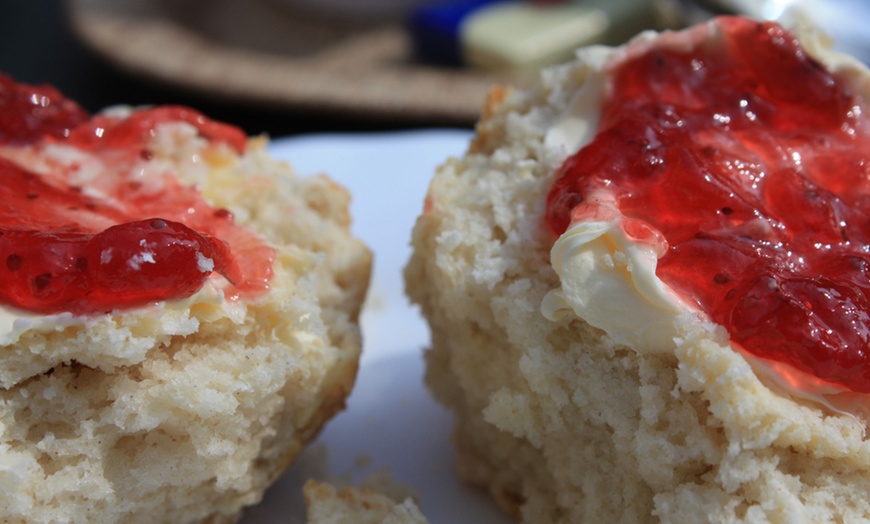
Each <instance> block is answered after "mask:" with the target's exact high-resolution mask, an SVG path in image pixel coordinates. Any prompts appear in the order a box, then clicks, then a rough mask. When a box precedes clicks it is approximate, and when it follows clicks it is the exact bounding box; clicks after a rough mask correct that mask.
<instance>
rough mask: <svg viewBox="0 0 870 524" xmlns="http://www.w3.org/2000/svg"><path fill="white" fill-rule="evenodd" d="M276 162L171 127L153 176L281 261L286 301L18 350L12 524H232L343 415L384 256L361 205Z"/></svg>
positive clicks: (13, 381) (7, 513)
mask: <svg viewBox="0 0 870 524" xmlns="http://www.w3.org/2000/svg"><path fill="white" fill-rule="evenodd" d="M265 146H266V142H265V140H264V139H255V140H252V141H250V142H249V144H248V149H247V152H246V153H245V154H244V155H241V156H240V155H237V154H235V152H234V151H233V150H231V149H230V148H229V147H227V146H223V145H214V144H211V145H210V144H209V143H207V142H206V141H205V140H203V139H202V138H200V137H199V136H198V135H197V133H196V130H195V129H193V128H192V127H190V126H187V125H184V124H179V125H166V126H162V127H159V128H158V132H157V134H156V136H155V138H154V140H153V143H151V144H150V146H149V147H150V150H151V151H152V158H150V159H149V160H148V162H150V163H151V164H149V165H150V166H152V167H155V169H159V170H165V169H169V170H172V171H173V172H175V173H177V175H178V177H179V178H180V179H181V180H182V181H183V182H184V183H186V184H196V185H197V186H198V187H199V189H200V191H201V192H202V194H203V195H204V197H205V198H206V200H207V201H208V202H209V203H210V204H211V205H212V206H214V207H216V208H227V209H229V210H230V211H232V212H233V214H234V216H235V219H236V221H237V223H239V224H242V225H244V226H247V227H249V228H251V229H252V230H254V231H255V232H256V233H257V234H259V235H260V236H262V237H263V238H264V239H266V241H267V242H268V243H269V244H271V245H272V246H274V248H275V249H276V252H277V255H276V260H275V263H274V267H273V271H274V276H273V278H272V281H271V283H270V290H269V291H268V293H266V294H264V295H262V296H260V297H257V298H256V299H254V300H252V301H250V302H241V303H233V304H228V303H227V301H217V302H215V301H213V300H211V301H210V300H205V301H196V300H183V301H178V302H175V301H170V302H167V303H163V304H158V305H155V306H153V307H151V306H149V307H144V308H138V309H134V310H129V311H122V312H115V313H112V314H106V315H103V316H92V317H88V318H76V317H72V316H70V315H55V316H52V317H51V318H50V319H49V320H50V321H46V319H45V318H43V317H39V318H36V319H29V320H28V322H30V324H28V325H31V324H32V326H31V327H30V328H29V329H25V330H23V331H22V332H20V333H16V335H15V336H14V337H12V338H13V339H14V340H7V342H8V343H7V344H6V345H4V346H2V347H0V382H2V384H0V522H4V523H6V522H10V523H11V522H28V523H36V522H88V523H93V522H143V523H154V522H172V523H181V522H232V521H234V520H236V519H237V518H238V517H239V515H240V514H241V511H242V509H243V508H244V506H246V505H250V504H254V503H256V502H258V501H259V500H260V498H261V497H262V495H263V492H264V491H265V489H266V487H267V486H268V485H269V484H270V483H271V482H272V481H273V480H274V479H275V478H276V477H277V476H278V475H279V474H280V473H281V472H282V471H284V469H285V468H286V467H287V466H288V465H289V464H290V463H291V462H292V460H293V459H294V458H295V457H296V455H297V454H298V453H299V452H300V450H301V449H302V447H303V446H304V445H305V443H306V442H308V441H309V440H310V439H311V438H313V437H314V436H315V434H316V433H317V432H318V430H319V429H320V427H321V426H322V425H323V423H324V422H325V421H326V420H328V419H329V418H330V417H331V416H332V415H333V414H334V413H335V412H336V411H338V410H340V409H342V408H343V406H344V400H345V397H346V396H347V394H348V393H349V391H350V390H351V388H352V387H353V383H354V380H355V377H356V369H357V364H358V360H359V353H360V347H361V342H360V332H359V327H358V322H357V320H358V315H359V312H360V308H361V305H362V302H363V300H364V298H365V294H366V290H367V286H368V282H369V275H370V270H371V254H370V253H369V251H368V250H367V249H366V247H365V246H363V244H362V243H361V242H360V241H359V240H357V239H355V238H353V237H352V236H351V234H350V232H349V227H350V217H349V214H348V205H349V199H350V196H349V194H348V192H347V191H346V190H345V189H343V188H342V187H340V186H338V185H337V184H336V183H334V182H332V181H330V180H329V179H328V178H327V177H325V176H314V177H308V178H304V177H299V176H297V174H296V173H295V172H294V171H293V169H292V168H291V167H290V166H289V165H287V164H285V163H283V162H278V161H276V160H274V159H272V158H271V157H269V155H268V154H267V152H266V150H265ZM58 154H60V153H58ZM22 161H27V159H23V160H22ZM31 320H33V321H32V322H31Z"/></svg>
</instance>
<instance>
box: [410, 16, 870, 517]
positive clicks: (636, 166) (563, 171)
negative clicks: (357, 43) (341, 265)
mask: <svg viewBox="0 0 870 524" xmlns="http://www.w3.org/2000/svg"><path fill="white" fill-rule="evenodd" d="M802 38H804V37H802ZM868 79H870V76H868V71H867V69H866V68H865V66H864V65H862V64H860V63H858V62H857V61H855V60H852V59H850V58H848V57H844V56H839V55H835V54H833V53H832V52H830V51H829V50H827V49H826V48H825V47H824V46H823V45H822V43H821V41H820V39H818V38H815V37H812V36H808V37H805V38H804V39H803V40H802V41H799V40H798V39H797V38H796V37H794V36H793V34H792V33H790V32H788V31H786V30H784V29H783V28H781V27H780V26H778V25H777V24H774V23H759V22H755V21H752V20H748V19H744V18H732V17H726V18H718V19H714V20H712V21H710V22H708V23H704V24H702V25H699V26H696V27H693V28H689V29H687V30H684V31H678V32H666V33H662V34H654V33H645V34H642V35H640V36H638V37H637V38H635V39H634V40H632V41H631V42H630V43H629V44H627V45H626V46H624V47H621V48H616V49H612V48H604V47H594V48H589V49H584V50H581V51H579V52H578V55H577V59H576V60H575V61H573V62H571V63H569V64H565V65H563V66H558V67H555V68H552V69H548V70H545V71H543V72H542V73H541V75H540V81H539V83H538V85H537V87H535V88H532V89H529V90H526V91H512V90H509V89H497V90H494V91H493V93H492V94H491V96H490V99H489V101H488V103H487V107H486V108H485V110H484V114H483V116H482V118H481V121H480V122H479V124H478V126H477V134H476V137H475V139H474V140H473V142H472V144H471V145H470V148H469V150H468V152H467V154H466V155H464V156H463V157H461V158H454V159H450V160H448V161H447V162H446V163H445V164H443V165H442V166H441V167H440V168H439V169H438V171H437V173H436V174H435V176H434V179H433V180H432V182H431V185H430V188H429V192H428V195H427V197H426V200H425V203H424V209H423V212H422V215H421V216H420V217H419V219H418V221H417V223H416V226H415V228H414V231H413V239H412V243H413V248H414V252H413V255H412V258H411V260H410V262H409V264H408V266H407V268H406V275H405V277H406V287H407V292H408V294H409V295H410V297H411V298H412V300H413V301H414V302H415V303H417V304H419V305H420V306H421V309H422V312H423V314H424V315H425V317H426V318H427V320H428V322H429V324H430V326H431V331H432V347H431V349H430V350H429V351H428V352H427V354H426V358H427V374H426V380H427V384H428V386H429V387H430V388H431V390H432V391H433V392H434V395H435V396H436V397H437V398H438V399H439V401H440V402H442V403H443V404H445V405H447V406H449V407H450V408H451V409H452V410H453V412H454V413H455V419H456V428H455V441H456V446H457V447H458V451H459V459H458V463H457V467H458V470H459V473H460V474H461V476H462V477H463V478H464V479H467V480H468V481H470V482H472V483H474V484H478V485H481V486H485V487H486V488H488V490H489V491H490V492H491V493H492V495H493V496H494V498H495V499H496V501H497V502H498V503H499V504H500V505H501V506H502V507H503V508H505V509H506V510H508V511H510V512H512V513H514V514H516V515H518V516H519V517H520V518H521V519H522V520H523V521H524V522H534V523H545V522H575V523H576V522H626V523H637V522H669V523H698V522H756V523H757V522H815V523H817V522H859V521H860V522H863V521H867V520H868V519H870V500H868V497H867V493H868V492H870V444H868V442H867V421H868V413H870V410H868V407H870V397H868V395H867V393H868V392H870V381H868V378H870V373H868V370H870V360H868V354H870V353H868V351H867V344H868V333H870V330H868V327H870V322H868V320H870V315H868V296H870V295H868V290H870V284H868V283H870V279H868V274H867V267H870V266H868V262H870V259H868V251H870V249H868V247H867V246H868V241H870V238H868V229H867V224H868V217H870V184H868V180H870V177H868V168H867V166H868V165H870V163H868V161H867V158H868V152H870V138H868V137H870V126H868V120H867V115H868V113H867V109H868V104H867V97H868V96H870V80H868Z"/></svg>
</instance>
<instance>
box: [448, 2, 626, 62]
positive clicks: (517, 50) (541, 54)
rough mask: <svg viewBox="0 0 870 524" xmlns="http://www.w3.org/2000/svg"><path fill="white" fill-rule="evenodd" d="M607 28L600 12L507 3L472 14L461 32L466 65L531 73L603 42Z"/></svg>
mask: <svg viewBox="0 0 870 524" xmlns="http://www.w3.org/2000/svg"><path fill="white" fill-rule="evenodd" d="M609 26H610V17H609V16H608V15H607V13H606V12H604V10H602V9H597V8H592V7H587V6H584V5H579V4H573V3H569V4H555V5H554V4H547V5H535V4H529V3H526V2H509V3H504V4H501V3H499V4H495V5H492V6H488V7H484V8H481V9H480V10H478V11H476V12H474V13H473V14H472V15H470V16H469V17H468V18H467V19H466V20H465V21H463V23H462V25H461V27H460V29H459V34H460V40H461V43H462V52H463V60H464V62H465V63H466V64H467V65H469V66H473V67H478V68H481V69H487V70H517V71H523V70H525V71H531V70H537V69H539V68H540V67H542V66H545V65H548V64H553V63H557V62H561V61H564V60H568V59H570V58H572V57H573V55H574V50H575V49H576V48H578V47H581V46H585V45H590V44H593V43H596V42H599V41H601V39H602V38H603V37H604V36H605V35H606V34H607V31H608V29H609Z"/></svg>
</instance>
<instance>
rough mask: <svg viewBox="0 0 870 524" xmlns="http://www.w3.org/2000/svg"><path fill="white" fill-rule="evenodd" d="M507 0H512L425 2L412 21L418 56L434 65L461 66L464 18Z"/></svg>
mask: <svg viewBox="0 0 870 524" xmlns="http://www.w3.org/2000/svg"><path fill="white" fill-rule="evenodd" d="M506 1H510V0H459V1H457V0H453V1H445V0H441V1H435V2H429V3H425V4H423V5H421V6H420V7H418V8H417V9H415V10H414V12H413V13H412V14H411V18H410V21H409V26H410V33H411V44H412V47H413V51H414V57H415V58H416V59H417V60H419V61H420V62H423V63H427V64H432V65H439V66H449V67H459V66H461V65H462V46H461V43H460V41H459V27H460V25H461V24H462V20H463V19H464V18H465V17H466V16H468V15H469V14H471V13H473V12H474V11H476V10H477V9H480V8H481V7H484V6H487V5H490V4H495V3H503V2H506Z"/></svg>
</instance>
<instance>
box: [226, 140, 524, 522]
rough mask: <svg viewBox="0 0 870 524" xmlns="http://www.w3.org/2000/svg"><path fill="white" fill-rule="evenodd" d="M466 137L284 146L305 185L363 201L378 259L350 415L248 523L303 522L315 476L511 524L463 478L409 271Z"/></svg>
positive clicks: (357, 216)
mask: <svg viewBox="0 0 870 524" xmlns="http://www.w3.org/2000/svg"><path fill="white" fill-rule="evenodd" d="M470 138H471V133H470V132H468V131H462V130H436V131H429V130H425V131H415V132H401V133H379V134H362V135H360V134H357V135H324V136H306V137H300V138H291V139H281V140H276V141H275V142H274V143H273V144H272V146H271V151H272V153H273V154H274V155H275V156H276V157H278V158H281V159H285V160H287V161H289V162H290V163H291V164H292V165H293V166H294V167H295V168H296V170H297V171H299V172H300V173H301V174H303V175H311V174H315V173H318V172H324V173H327V174H329V176H331V177H332V178H333V179H335V180H337V181H339V182H340V183H342V184H344V185H345V186H346V187H348V188H349V189H350V191H351V193H352V195H353V203H352V206H351V212H352V214H353V217H354V225H353V231H354V233H355V234H356V235H357V236H358V237H360V238H362V239H363V240H364V241H365V242H366V243H367V244H368V246H369V247H370V248H371V249H372V251H373V252H374V254H375V258H374V261H375V264H374V276H373V280H372V284H371V288H370V293H369V300H368V303H367V307H366V309H365V311H364V313H363V315H362V319H361V322H362V330H363V337H364V345H363V357H362V360H361V365H360V372H359V376H358V379H357V385H356V387H355V389H354V391H353V393H352V394H351V396H350V398H349V400H348V405H347V410H345V411H344V412H342V413H340V414H339V415H338V416H336V417H335V418H334V419H333V420H332V421H330V422H329V423H328V424H327V426H326V428H325V429H324V430H323V432H322V433H321V434H320V436H319V437H318V439H317V440H316V441H315V442H314V443H313V444H312V445H311V446H309V447H308V448H307V449H306V450H305V451H304V452H303V453H302V455H301V456H300V458H299V459H298V460H297V462H296V463H295V464H294V466H293V467H292V468H291V469H290V470H289V471H288V472H287V474H285V475H284V476H283V477H282V478H281V479H280V480H279V481H278V482H277V483H276V484H275V485H274V486H273V487H272V488H271V489H270V490H269V491H268V492H267V494H266V497H265V499H264V500H263V502H262V503H261V504H259V505H258V506H255V507H252V508H250V509H249V510H248V511H247V512H246V513H245V516H244V517H243V519H242V521H241V522H242V524H255V523H256V524H262V523H273V522H274V523H278V522H281V523H282V524H287V523H288V522H298V523H301V522H305V509H304V504H303V501H302V486H303V484H304V483H305V481H306V480H307V479H308V478H317V479H319V480H333V481H338V482H342V481H343V482H348V481H349V482H350V483H351V484H354V485H356V484H359V483H360V482H363V481H364V480H366V479H369V478H371V477H373V476H374V477H377V476H378V475H379V474H382V472H384V471H388V472H389V475H390V476H391V478H392V480H394V481H395V482H397V483H398V484H401V485H403V486H406V487H408V488H410V489H411V490H412V491H413V492H414V493H415V494H416V495H417V499H418V502H419V505H420V508H421V510H422V511H423V513H424V514H425V515H426V516H427V518H428V519H429V521H430V522H432V523H433V524H438V523H442V522H451V523H452V522H475V523H480V524H487V523H493V524H495V523H507V522H509V520H508V519H507V518H506V517H505V516H503V515H502V514H501V513H499V511H498V510H497V509H496V508H495V506H494V504H493V503H492V502H491V501H490V500H489V498H488V497H487V496H486V495H485V494H484V493H483V492H482V491H480V490H477V489H474V488H471V487H469V486H467V485H465V484H463V483H461V482H460V480H459V479H458V478H457V476H456V473H455V471H454V467H453V463H454V460H455V453H454V450H453V448H452V445H451V443H450V434H451V428H452V422H451V416H450V414H449V413H448V412H447V411H446V410H445V409H444V408H442V407H441V406H439V405H437V404H436V403H435V402H434V401H433V400H432V398H431V396H430V395H429V393H428V392H427V390H426V388H425V386H424V385H423V360H422V354H423V348H424V347H425V346H426V345H427V344H428V341H429V333H428V329H427V327H426V324H425V323H424V322H423V320H422V319H421V317H420V315H419V312H418V310H417V309H416V308H413V307H412V306H411V305H409V303H408V300H407V299H406V298H405V294H404V289H403V284H402V274H401V272H402V268H403V267H404V266H405V264H406V263H407V261H408V258H409V256H410V253H411V252H410V248H409V241H410V234H411V228H412V226H413V224H414V220H415V218H416V217H417V215H419V213H420V211H421V210H422V206H423V197H424V195H425V193H426V188H427V186H428V182H429V180H430V179H431V178H432V174H433V173H434V171H435V168H436V166H438V165H439V164H441V163H442V162H444V160H446V159H447V158H448V157H449V156H456V155H460V154H462V153H463V152H464V151H465V149H466V148H467V147H468V142H469V140H470Z"/></svg>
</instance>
